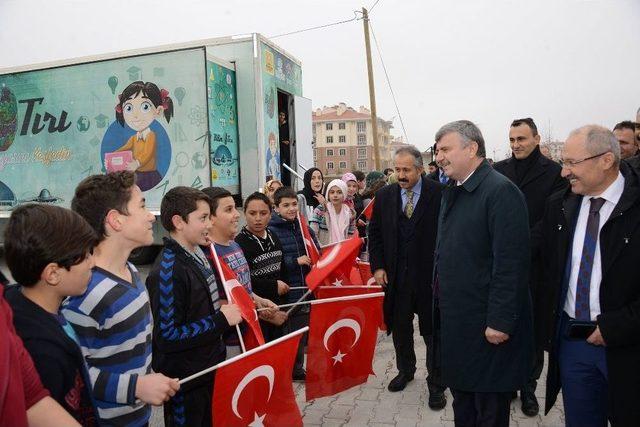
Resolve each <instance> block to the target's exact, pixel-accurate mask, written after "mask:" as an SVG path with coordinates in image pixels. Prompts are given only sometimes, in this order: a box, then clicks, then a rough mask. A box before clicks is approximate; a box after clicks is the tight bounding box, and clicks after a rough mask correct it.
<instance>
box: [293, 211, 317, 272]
mask: <svg viewBox="0 0 640 427" xmlns="http://www.w3.org/2000/svg"><path fill="white" fill-rule="evenodd" d="M298 223H299V224H300V230H302V238H303V239H304V249H305V251H306V252H307V256H308V257H309V259H311V264H312V265H313V264H315V263H316V262H318V259H320V251H319V250H318V247H317V246H316V244H315V242H314V241H313V238H312V237H311V231H309V225H308V224H307V220H306V219H304V217H303V216H302V215H300V214H299V213H298Z"/></svg>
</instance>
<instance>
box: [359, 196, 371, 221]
mask: <svg viewBox="0 0 640 427" xmlns="http://www.w3.org/2000/svg"><path fill="white" fill-rule="evenodd" d="M374 199H375V197H374V198H373V199H371V200H369V203H367V206H365V207H364V209H362V212H360V215H358V217H357V218H356V223H357V222H358V220H359V219H360V217H362V214H363V213H364V211H366V210H367V208H368V207H369V205H370V204H371V203H373V200H374Z"/></svg>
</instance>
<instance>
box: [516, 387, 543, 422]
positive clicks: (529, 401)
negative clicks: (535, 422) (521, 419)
mask: <svg viewBox="0 0 640 427" xmlns="http://www.w3.org/2000/svg"><path fill="white" fill-rule="evenodd" d="M520 400H521V401H522V413H523V414H525V415H526V416H527V417H535V416H536V415H538V412H540V406H539V405H538V399H537V398H536V395H535V394H533V393H531V392H530V391H522V392H520Z"/></svg>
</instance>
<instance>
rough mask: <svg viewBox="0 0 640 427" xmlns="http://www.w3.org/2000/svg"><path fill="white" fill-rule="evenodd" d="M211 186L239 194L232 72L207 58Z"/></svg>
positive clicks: (236, 109) (236, 115)
mask: <svg viewBox="0 0 640 427" xmlns="http://www.w3.org/2000/svg"><path fill="white" fill-rule="evenodd" d="M207 76H208V77H207V100H208V103H209V132H210V138H211V144H210V161H211V185H213V186H217V187H224V188H226V189H227V190H229V191H230V192H231V193H233V194H239V193H240V167H239V156H238V108H237V101H236V99H237V98H236V72H235V71H234V70H232V69H229V68H227V67H223V66H222V65H220V64H217V63H215V62H212V61H207Z"/></svg>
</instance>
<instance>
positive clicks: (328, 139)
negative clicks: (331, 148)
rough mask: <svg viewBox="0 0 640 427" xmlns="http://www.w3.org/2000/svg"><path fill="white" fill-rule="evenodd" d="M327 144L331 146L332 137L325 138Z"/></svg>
mask: <svg viewBox="0 0 640 427" xmlns="http://www.w3.org/2000/svg"><path fill="white" fill-rule="evenodd" d="M327 144H333V137H332V136H328V137H327Z"/></svg>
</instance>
